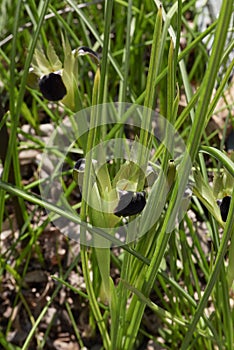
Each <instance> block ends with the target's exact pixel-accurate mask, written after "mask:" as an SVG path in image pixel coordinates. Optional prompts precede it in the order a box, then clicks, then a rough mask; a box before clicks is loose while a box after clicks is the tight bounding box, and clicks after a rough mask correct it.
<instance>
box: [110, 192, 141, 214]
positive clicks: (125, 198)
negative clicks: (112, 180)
mask: <svg viewBox="0 0 234 350" xmlns="http://www.w3.org/2000/svg"><path fill="white" fill-rule="evenodd" d="M145 204H146V199H145V192H144V191H143V192H132V191H120V200H119V203H118V205H117V207H116V208H115V210H114V214H115V215H117V216H131V215H136V214H138V213H140V212H141V211H142V210H143V209H144V207H145Z"/></svg>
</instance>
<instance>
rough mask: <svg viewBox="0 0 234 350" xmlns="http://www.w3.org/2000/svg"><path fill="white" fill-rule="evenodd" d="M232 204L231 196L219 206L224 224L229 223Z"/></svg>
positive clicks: (224, 199) (226, 197)
mask: <svg viewBox="0 0 234 350" xmlns="http://www.w3.org/2000/svg"><path fill="white" fill-rule="evenodd" d="M230 203H231V196H225V197H224V198H223V199H222V201H221V203H220V204H219V208H220V213H221V216H222V220H223V221H224V222H226V221H227V217H228V211H229V207H230Z"/></svg>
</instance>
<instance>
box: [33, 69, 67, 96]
mask: <svg viewBox="0 0 234 350" xmlns="http://www.w3.org/2000/svg"><path fill="white" fill-rule="evenodd" d="M39 88H40V90H41V93H42V95H43V96H44V97H45V98H46V99H47V100H49V101H59V100H62V99H63V97H64V96H65V95H66V93H67V89H66V86H65V85H64V83H63V80H62V77H61V75H60V74H58V73H50V74H48V75H44V76H43V77H42V78H41V79H40V81H39Z"/></svg>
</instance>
